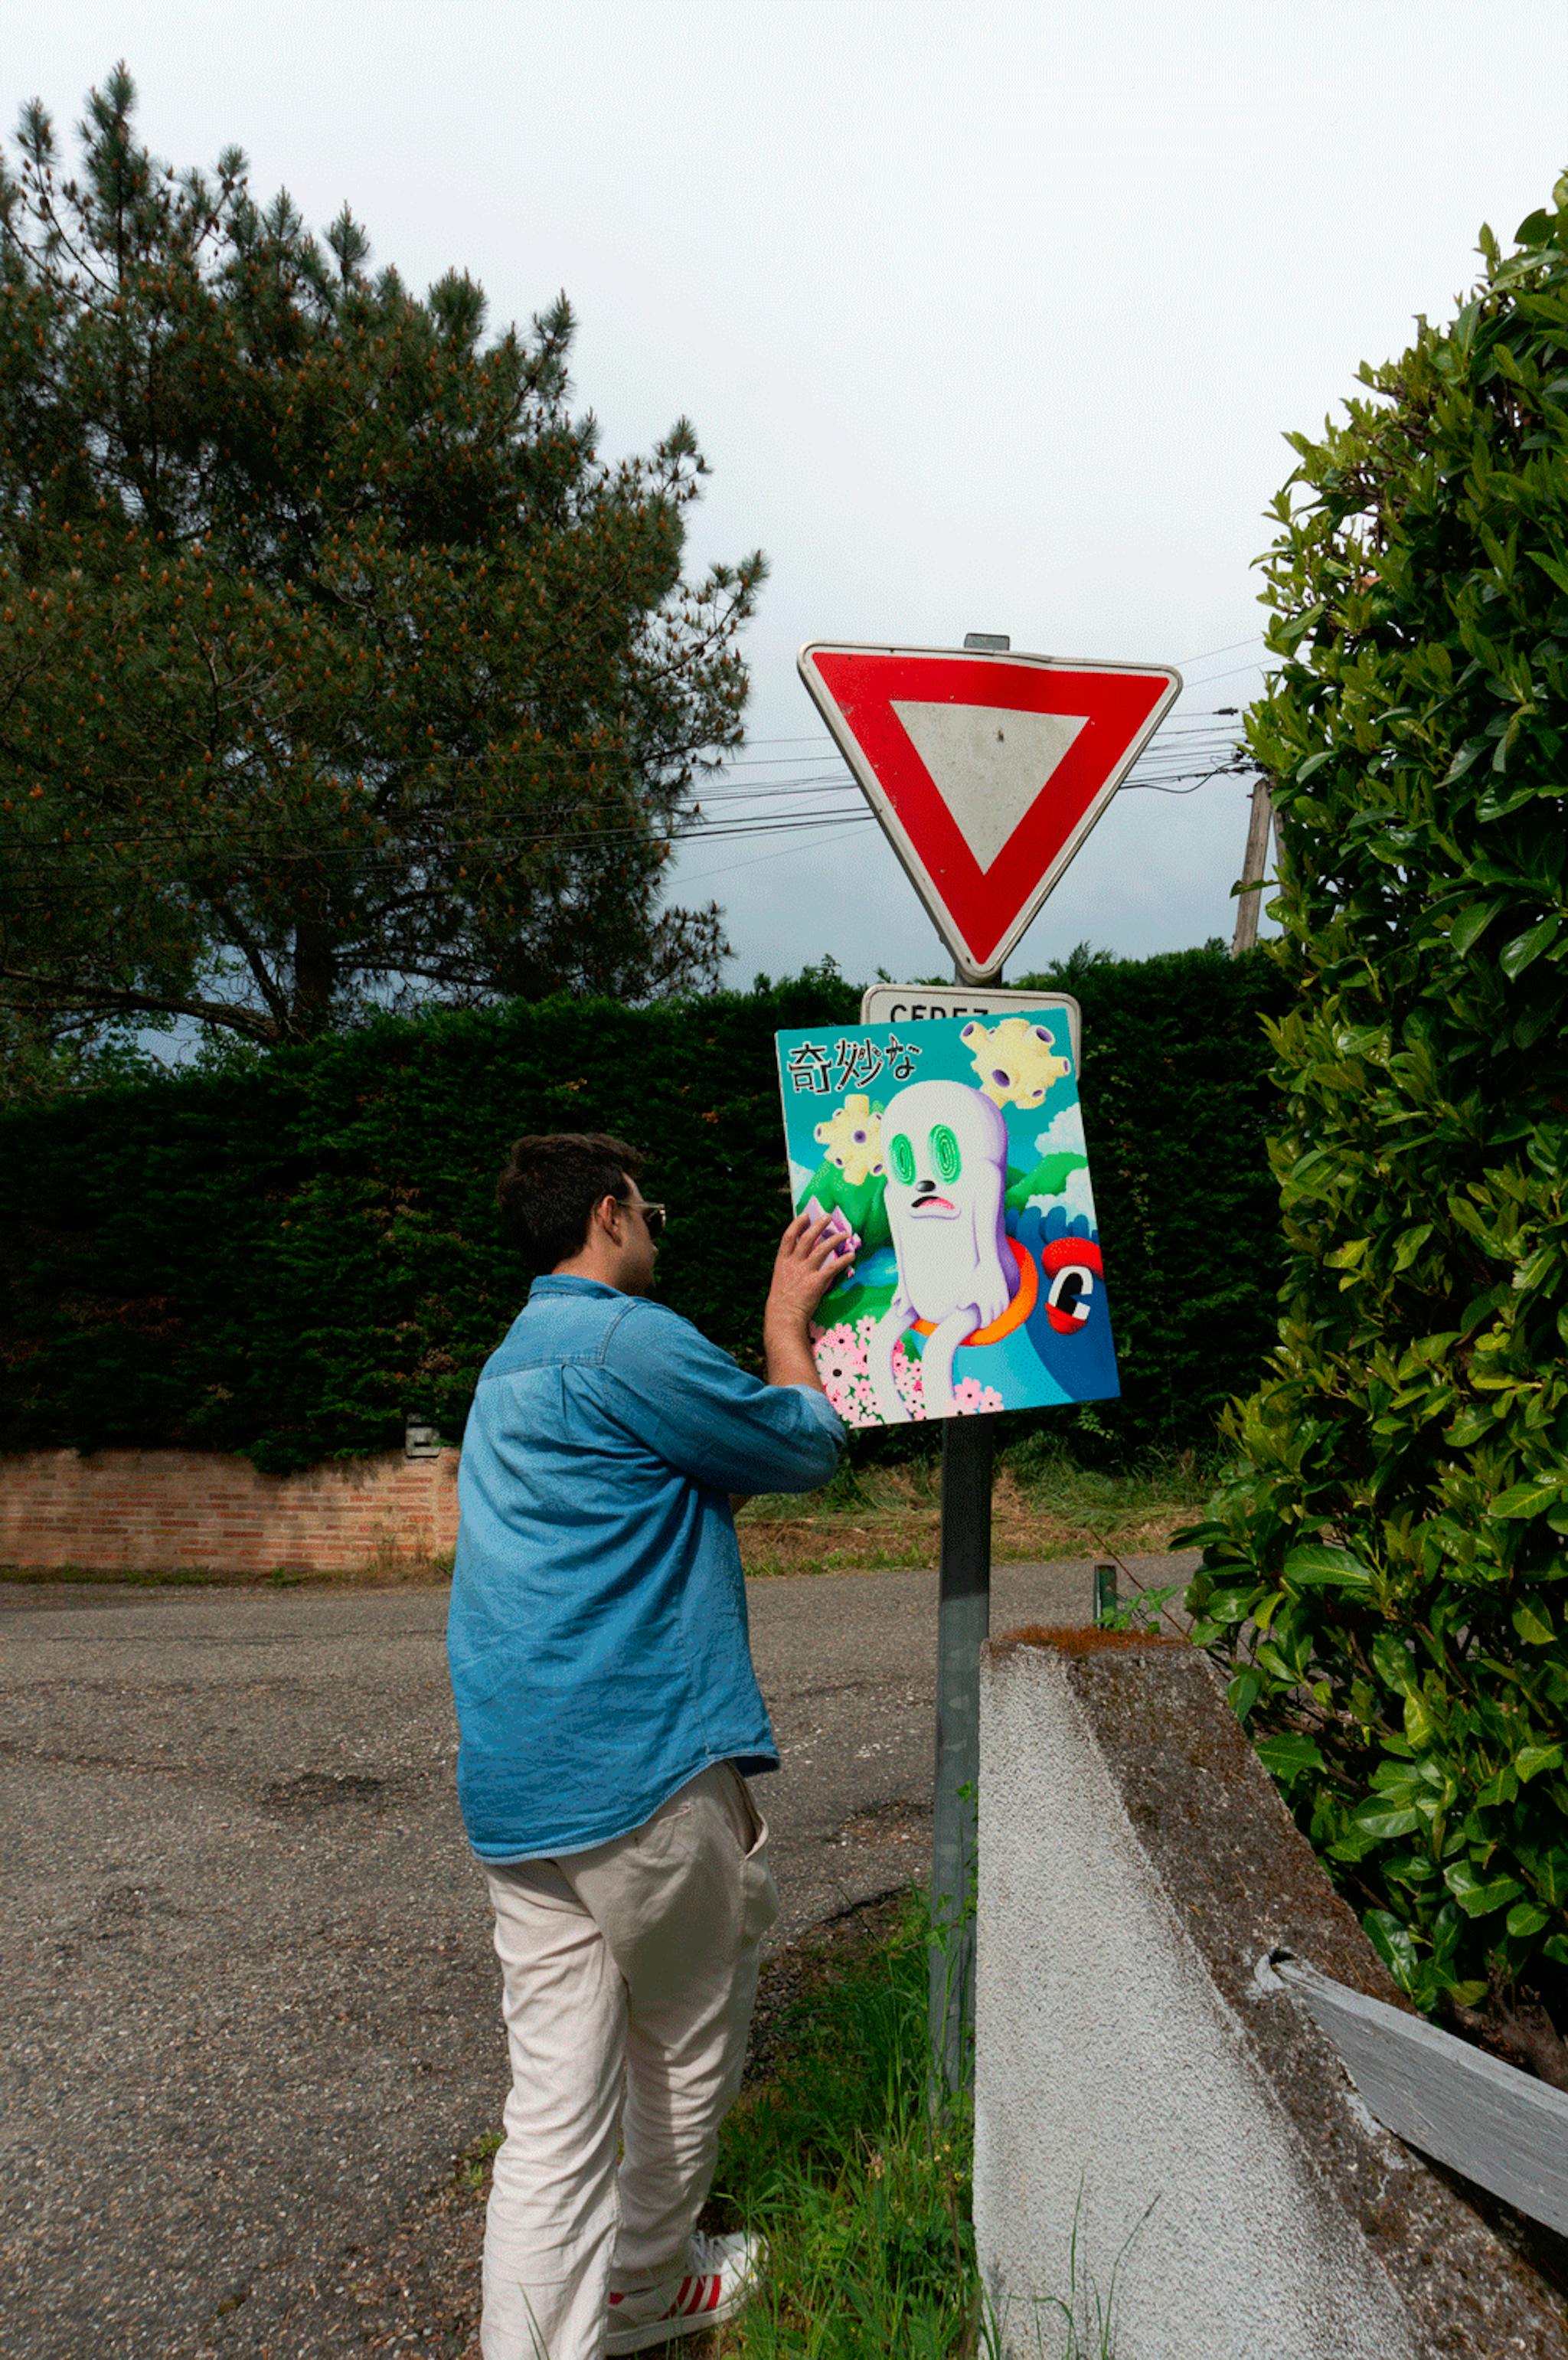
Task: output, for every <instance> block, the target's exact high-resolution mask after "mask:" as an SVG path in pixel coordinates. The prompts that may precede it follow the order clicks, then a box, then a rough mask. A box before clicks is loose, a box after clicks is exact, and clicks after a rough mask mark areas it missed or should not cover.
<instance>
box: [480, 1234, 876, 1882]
mask: <svg viewBox="0 0 1568 2360" xmlns="http://www.w3.org/2000/svg"><path fill="white" fill-rule="evenodd" d="M843 1439H844V1428H843V1426H841V1425H840V1423H839V1420H838V1417H837V1415H835V1413H834V1412H833V1409H832V1408H830V1406H829V1404H828V1403H827V1402H826V1401H825V1400H824V1398H823V1397H822V1394H821V1393H816V1392H814V1391H813V1390H812V1389H811V1387H809V1386H806V1385H766V1384H764V1383H762V1382H761V1381H760V1379H758V1378H757V1377H753V1376H749V1375H747V1373H746V1371H745V1370H744V1369H743V1368H741V1367H740V1366H739V1364H738V1363H737V1362H736V1361H735V1360H732V1359H731V1358H730V1356H729V1354H728V1353H727V1352H722V1351H720V1349H718V1347H717V1345H714V1344H710V1343H709V1342H708V1341H707V1339H706V1338H705V1337H703V1336H701V1335H699V1333H698V1331H697V1329H696V1328H695V1327H692V1326H691V1324H690V1322H689V1321H687V1320H685V1319H682V1318H681V1317H679V1316H678V1314H677V1313H675V1312H673V1311H670V1310H667V1309H666V1308H665V1307H664V1306H663V1305H662V1304H658V1303H651V1302H648V1301H647V1300H646V1299H645V1298H643V1297H641V1296H637V1295H621V1294H618V1293H617V1292H616V1290H615V1288H614V1287H611V1286H601V1285H600V1284H598V1283H597V1282H596V1281H595V1280H593V1279H588V1278H575V1277H569V1276H557V1277H550V1278H540V1279H536V1280H535V1282H534V1285H533V1288H532V1291H531V1293H530V1294H529V1296H528V1304H527V1306H526V1307H525V1308H524V1309H523V1311H522V1312H521V1313H520V1314H519V1315H518V1317H517V1319H516V1320H515V1321H514V1322H513V1325H512V1328H511V1331H510V1333H509V1334H508V1335H507V1337H506V1341H505V1342H504V1343H503V1344H502V1346H501V1347H500V1349H499V1350H498V1351H496V1352H494V1353H493V1354H492V1355H491V1357H490V1359H489V1360H487V1361H486V1363H485V1369H484V1371H483V1373H482V1375H481V1377H480V1380H479V1387H478V1391H477V1392H476V1393H475V1394H474V1407H473V1409H472V1410H471V1411H470V1412H469V1417H468V1426H467V1428H466V1431H465V1432H464V1435H463V1459H462V1463H461V1466H460V1468H459V1470H458V1498H459V1504H460V1507H461V1511H462V1521H461V1524H460V1526H459V1531H458V1541H457V1563H456V1567H455V1568H454V1571H453V1574H452V1609H451V1612H450V1614H449V1616H448V1620H447V1659H448V1662H449V1664H450V1666H451V1670H452V1693H453V1696H454V1698H455V1699H456V1703H457V1718H458V1727H459V1731H460V1733H461V1739H462V1743H461V1745H460V1747H459V1751H458V1757H457V1787H458V1798H459V1800H460V1802H461V1804H462V1806H463V1820H464V1823H465V1825H466V1827H467V1830H468V1835H469V1841H470V1842H471V1843H472V1844H473V1846H474V1850H475V1852H478V1853H479V1855H480V1857H481V1858H482V1859H484V1860H492V1861H514V1860H530V1859H540V1858H548V1857H550V1855H552V1854H554V1853H558V1852H583V1851H586V1850H587V1849H588V1847H589V1846H590V1845H592V1844H598V1843H607V1842H608V1841H610V1839H611V1838H612V1837H613V1836H619V1835H625V1834H626V1833H627V1832H628V1831H629V1830H631V1829H633V1828H637V1827H640V1826H641V1825H642V1823H643V1821H644V1820H645V1819H651V1817H652V1816H653V1814H654V1812H655V1811H656V1810H658V1808H659V1805H660V1804H661V1803H663V1802H666V1801H667V1800H668V1799H669V1797H670V1796H671V1795H672V1794H674V1792H675V1790H676V1788H677V1787H678V1786H684V1784H685V1782H686V1780H687V1779H688V1778H692V1777H695V1776H696V1775H697V1773H698V1771H699V1770H704V1769H706V1768H707V1767H708V1765H709V1764H710V1763H713V1762H724V1761H734V1762H736V1763H738V1765H739V1766H740V1767H741V1769H742V1770H745V1771H756V1770H776V1769H777V1768H778V1766H779V1754H778V1749H777V1747H776V1746H775V1744H774V1742H773V1732H772V1729H771V1727H770V1726H769V1724H768V1713H767V1710H766V1709H765V1707H764V1705H763V1701H762V1698H761V1696H760V1694H759V1693H758V1690H757V1677H756V1675H755V1673H754V1672H753V1670H752V1666H751V1648H750V1644H749V1642H748V1638H747V1633H746V1587H745V1584H744V1582H743V1580H742V1579H741V1569H740V1551H739V1549H738V1547H737V1546H736V1544H735V1519H734V1517H733V1516H732V1514H731V1513H730V1504H729V1501H728V1499H727V1497H726V1496H725V1495H726V1494H727V1493H728V1492H731V1491H810V1490H811V1489H812V1488H813V1487H814V1486H815V1485H816V1484H818V1483H822V1482H825V1481H826V1480H827V1478H828V1477H829V1475H831V1474H832V1472H833V1466H834V1464H835V1462H836V1460H837V1457H838V1452H839V1448H840V1445H841V1444H842V1442H843Z"/></svg>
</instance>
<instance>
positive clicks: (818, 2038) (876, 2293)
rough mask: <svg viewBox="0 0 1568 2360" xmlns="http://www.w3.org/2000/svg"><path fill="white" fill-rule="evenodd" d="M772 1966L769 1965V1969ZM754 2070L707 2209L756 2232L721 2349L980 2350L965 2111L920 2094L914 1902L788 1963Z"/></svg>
mask: <svg viewBox="0 0 1568 2360" xmlns="http://www.w3.org/2000/svg"><path fill="white" fill-rule="evenodd" d="M774 1972H775V1974H776V1973H777V1972H778V1969H777V1967H776V1968H775V1970H774ZM797 1978H798V1979H797V1983H796V1988H795V1990H794V1992H793V1993H792V1994H790V1995H789V1996H788V1997H787V1998H786V1999H785V2000H784V2001H783V2003H782V2005H774V2006H772V2007H769V2006H768V2005H767V1999H766V1990H765V2003H764V2007H763V2010H762V2011H761V2012H760V2014H759V2022H758V2028H757V2046H756V2050H755V2051H754V2053H755V2054H757V2058H758V2062H759V2064H760V2067H761V2078H759V2079H757V2080H754V2081H752V2082H751V2083H750V2084H749V2086H748V2087H747V2088H746V2090H745V2091H743V2092H742V2094H741V2096H740V2099H739V2100H738V2102H737V2103H736V2105H735V2109H734V2111H733V2112H732V2114H730V2117H729V2119H728V2121H727V2122H726V2124H725V2125H724V2136H723V2139H722V2142H721V2145H720V2149H719V2168H718V2174H717V2178H716V2180H715V2181H714V2193H713V2201H712V2203H711V2206H710V2212H709V2214H708V2216H707V2217H708V2219H709V2222H710V2225H713V2226H715V2227H721V2228H733V2227H738V2226H744V2227H746V2228H748V2229H752V2230H755V2231H760V2233H761V2234H762V2235H763V2236H764V2237H766V2239H767V2241H768V2268H767V2272H766V2276H765V2278H764V2283H763V2286H762V2288H761V2289H760V2290H759V2292H758V2293H757V2296H756V2297H755V2299H754V2300H752V2302H751V2303H749V2304H748V2305H747V2307H746V2310H745V2311H743V2312H742V2313H741V2314H740V2316H739V2317H738V2318H737V2319H735V2320H734V2321H732V2322H730V2323H729V2325H728V2326H727V2327H725V2328H724V2329H722V2330H721V2331H720V2333H719V2334H718V2336H717V2337H716V2339H715V2340H714V2343H713V2344H712V2345H711V2346H710V2347H709V2349H710V2350H712V2351H713V2353H714V2354H715V2355H724V2360H871V2355H878V2360H881V2355H887V2354H889V2353H898V2355H901V2360H939V2356H940V2360H950V2356H951V2360H956V2355H980V2354H983V2353H986V2352H988V2351H989V2349H990V2344H989V2342H988V2340H987V2339H986V2337H985V2332H984V2328H983V2324H982V2319H981V2303H980V2285H979V2278H978V2275H977V2273H976V2270H975V2237H974V2231H973V2228H972V2226H971V2223H970V2202H969V2176H970V2152H971V2141H970V2131H969V2124H968V2121H967V2119H966V2118H965V2119H954V2120H953V2121H951V2122H946V2123H943V2124H942V2125H940V2126H933V2125H932V2123H931V2118H930V2115H929V2114H928V2110H927V2104H926V1910H925V1902H924V1898H923V1896H920V1895H918V1894H913V1893H911V1894H909V1895H907V1896H901V1897H900V1898H899V1900H898V1901H897V1902H896V1903H894V1904H890V1905H887V1904H885V1905H883V1906H882V1907H881V1908H880V1909H879V1910H878V1911H877V1914H876V1917H874V1918H873V1919H872V1921H871V1924H870V1925H869V1926H867V1927H866V1928H864V1930H863V1932H862V1935H861V1939H859V1940H857V1941H856V1942H855V1945H854V1946H853V1948H848V1949H846V1948H845V1947H844V1945H843V1944H842V1942H841V1943H840V1944H838V1945H835V1946H834V1947H833V1949H832V1950H828V1951H826V1952H822V1953H818V1954H817V1955H816V1956H815V1957H813V1956H812V1954H811V1952H809V1951H808V1952H806V1953H805V1954H803V1956H802V1957H801V1958H800V1961H799V1964H798V1967H797Z"/></svg>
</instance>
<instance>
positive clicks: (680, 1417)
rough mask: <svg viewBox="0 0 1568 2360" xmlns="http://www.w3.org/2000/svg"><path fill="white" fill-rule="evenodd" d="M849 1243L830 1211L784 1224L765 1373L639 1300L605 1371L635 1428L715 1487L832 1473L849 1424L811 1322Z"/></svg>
mask: <svg viewBox="0 0 1568 2360" xmlns="http://www.w3.org/2000/svg"><path fill="white" fill-rule="evenodd" d="M824 1238H825V1239H826V1240H827V1242H825V1243H824V1241H823V1240H824ZM848 1245H849V1240H847V1238H846V1237H845V1236H844V1231H843V1230H842V1229H838V1228H835V1229H833V1231H832V1232H831V1234H830V1233H829V1231H828V1228H827V1223H826V1221H825V1220H821V1219H819V1220H814V1221H807V1220H805V1219H804V1218H798V1219H796V1220H793V1221H791V1222H790V1224H789V1228H788V1229H786V1230H785V1232H784V1239H783V1242H782V1243H781V1245H780V1246H779V1255H778V1259H777V1261H776V1262H775V1263H774V1274H773V1284H771V1285H770V1287H769V1289H768V1305H767V1309H766V1312H765V1315H764V1328H765V1334H766V1338H767V1366H768V1377H767V1381H766V1382H765V1381H764V1380H763V1379H762V1378H760V1377H754V1376H752V1375H751V1374H750V1373H749V1372H748V1371H746V1370H745V1369H743V1368H741V1367H740V1366H739V1365H738V1364H737V1362H736V1361H735V1360H732V1358H731V1357H730V1355H729V1353H727V1352H724V1351H721V1350H720V1349H719V1347H718V1346H717V1345H716V1344H710V1343H709V1342H708V1341H707V1339H706V1338H704V1337H703V1336H702V1335H701V1334H699V1332H698V1330H697V1329H696V1328H695V1327H691V1325H690V1324H689V1322H688V1321H686V1320H684V1319H681V1318H679V1317H677V1316H676V1315H675V1313H674V1312H671V1311H665V1310H663V1309H662V1308H659V1307H657V1306H653V1305H651V1304H650V1305H648V1306H640V1305H639V1306H637V1307H635V1308H633V1309H631V1310H630V1311H629V1312H628V1314H627V1316H626V1317H623V1318H622V1319H621V1320H620V1321H619V1322H618V1323H617V1325H616V1327H615V1347H614V1349H613V1351H612V1352H611V1354H610V1356H609V1359H608V1360H607V1362H606V1364H605V1370H604V1374H605V1377H606V1379H607V1380H608V1381H609V1382H610V1383H611V1384H612V1385H613V1386H614V1387H615V1388H616V1389H617V1390H618V1391H619V1393H620V1396H621V1401H622V1404H623V1415H624V1417H625V1422H626V1426H627V1427H628V1429H629V1430H630V1431H631V1432H633V1433H635V1434H637V1436H638V1437H639V1438H640V1439H641V1440H643V1441H645V1442H647V1443H648V1445H649V1446H650V1448H653V1449H655V1450H657V1451H658V1452H659V1454H660V1456H661V1457H663V1458H665V1459H669V1460H670V1464H671V1465H672V1466H675V1467H679V1468H680V1469H681V1471H682V1473H683V1474H687V1475H691V1476H692V1477H693V1478H694V1479H695V1480H697V1481H698V1482H700V1483H706V1484H708V1485H709V1486H710V1487H711V1488H712V1489H713V1491H724V1492H728V1493H730V1494H732V1495H733V1494H735V1493H739V1494H740V1495H741V1496H742V1497H743V1498H746V1497H749V1496H750V1494H751V1493H752V1492H754V1491H814V1490H815V1489H816V1487H817V1485H818V1484H819V1483H825V1482H826V1481H827V1480H828V1477H829V1476H830V1475H831V1474H832V1473H833V1468H834V1465H835V1464H836V1462H837V1459H838V1454H839V1451H840V1449H841V1448H843V1444H844V1427H843V1426H842V1424H841V1423H840V1421H839V1418H838V1416H837V1414H836V1413H835V1412H834V1411H833V1409H832V1408H831V1407H830V1406H829V1404H828V1402H827V1400H826V1398H825V1396H824V1394H823V1392H822V1385H821V1383H820V1382H819V1381H818V1378H817V1371H816V1367H815V1364H814V1362H813V1361H812V1359H811V1342H810V1323H811V1313H812V1312H813V1311H814V1310H815V1309H816V1306H817V1305H818V1304H819V1303H820V1302H821V1300H822V1296H823V1295H825V1294H826V1293H827V1290H828V1288H829V1286H830V1285H831V1284H832V1283H833V1273H834V1270H835V1268H842V1266H843V1264H844V1261H845V1259H846V1249H847V1248H848Z"/></svg>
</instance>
